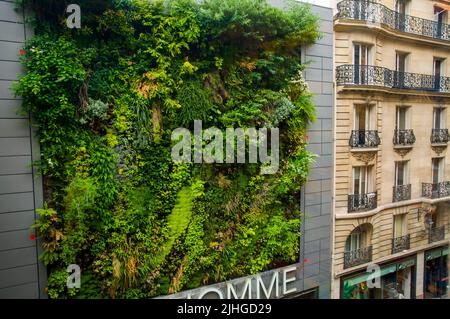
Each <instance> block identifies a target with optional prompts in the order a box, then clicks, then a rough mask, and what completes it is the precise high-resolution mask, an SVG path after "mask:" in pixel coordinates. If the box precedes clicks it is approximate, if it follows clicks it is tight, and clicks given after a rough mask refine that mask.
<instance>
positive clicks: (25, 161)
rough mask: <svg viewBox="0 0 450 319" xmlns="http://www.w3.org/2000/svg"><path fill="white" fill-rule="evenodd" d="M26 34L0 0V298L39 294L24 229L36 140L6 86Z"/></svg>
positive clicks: (16, 13)
mask: <svg viewBox="0 0 450 319" xmlns="http://www.w3.org/2000/svg"><path fill="white" fill-rule="evenodd" d="M30 35H31V32H30V30H29V29H28V28H27V27H26V26H25V25H24V13H23V11H22V10H15V5H14V3H13V2H12V1H3V0H0V298H40V297H45V294H44V292H43V291H44V287H45V269H44V267H43V266H42V264H41V263H39V261H38V257H37V256H38V255H39V251H40V248H39V243H38V242H37V241H36V240H34V238H33V236H32V234H33V233H34V232H33V230H32V229H31V228H30V227H31V225H32V224H33V223H34V220H35V218H36V213H35V209H36V207H41V206H42V183H41V180H40V178H39V177H37V176H36V172H35V170H34V169H33V168H32V165H31V164H32V161H33V160H36V159H38V157H39V145H38V143H37V141H36V140H35V139H34V138H33V136H34V133H33V131H32V128H31V125H30V118H29V116H28V115H26V114H25V115H21V114H19V112H18V111H19V110H20V105H21V100H20V98H17V97H15V96H14V93H13V92H12V90H11V84H12V83H13V81H16V80H17V79H18V77H19V75H20V74H21V73H22V71H23V70H22V66H21V64H20V62H19V50H20V49H21V48H22V47H23V44H24V42H25V40H26V39H27V38H28V37H29V36H30Z"/></svg>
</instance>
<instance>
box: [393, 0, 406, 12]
mask: <svg viewBox="0 0 450 319" xmlns="http://www.w3.org/2000/svg"><path fill="white" fill-rule="evenodd" d="M408 2H409V1H407V0H397V1H395V11H396V12H398V13H400V14H401V15H405V14H406V10H407V5H408Z"/></svg>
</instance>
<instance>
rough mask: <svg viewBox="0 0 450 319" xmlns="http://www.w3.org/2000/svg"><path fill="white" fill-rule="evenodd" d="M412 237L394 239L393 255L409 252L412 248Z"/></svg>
mask: <svg viewBox="0 0 450 319" xmlns="http://www.w3.org/2000/svg"><path fill="white" fill-rule="evenodd" d="M410 237H411V236H410V235H409V234H408V235H405V236H401V237H397V238H392V253H393V254H396V253H399V252H402V251H405V250H408V249H409V247H410Z"/></svg>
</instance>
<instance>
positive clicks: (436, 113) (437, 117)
mask: <svg viewBox="0 0 450 319" xmlns="http://www.w3.org/2000/svg"><path fill="white" fill-rule="evenodd" d="M445 113H446V110H445V108H443V107H435V108H434V110H433V129H435V130H439V129H444V128H445V126H446V124H445Z"/></svg>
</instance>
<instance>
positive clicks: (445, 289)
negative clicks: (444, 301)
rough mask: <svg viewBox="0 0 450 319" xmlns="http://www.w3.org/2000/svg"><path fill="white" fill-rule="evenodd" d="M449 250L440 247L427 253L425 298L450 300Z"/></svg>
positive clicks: (446, 247)
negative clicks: (449, 277)
mask: <svg viewBox="0 0 450 319" xmlns="http://www.w3.org/2000/svg"><path fill="white" fill-rule="evenodd" d="M448 250H449V247H448V246H445V247H440V248H437V249H433V250H430V251H427V252H425V270H424V272H425V273H424V297H425V298H426V299H435V298H436V299H441V298H449V279H448V267H449V266H448Z"/></svg>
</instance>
